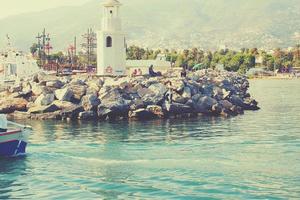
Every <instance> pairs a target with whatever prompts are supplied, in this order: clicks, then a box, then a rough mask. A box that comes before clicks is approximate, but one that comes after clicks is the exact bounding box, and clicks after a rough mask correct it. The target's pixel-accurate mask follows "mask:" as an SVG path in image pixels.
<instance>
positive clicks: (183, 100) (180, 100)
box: [172, 92, 189, 104]
mask: <svg viewBox="0 0 300 200" xmlns="http://www.w3.org/2000/svg"><path fill="white" fill-rule="evenodd" d="M172 100H173V101H174V102H176V103H181V104H185V103H186V102H187V101H188V100H189V98H188V97H186V95H185V97H183V95H180V94H178V93H177V92H173V99H172Z"/></svg>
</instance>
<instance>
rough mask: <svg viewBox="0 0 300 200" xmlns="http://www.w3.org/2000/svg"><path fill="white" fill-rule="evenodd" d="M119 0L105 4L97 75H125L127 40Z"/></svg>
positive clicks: (112, 0) (98, 36)
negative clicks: (123, 30)
mask: <svg viewBox="0 0 300 200" xmlns="http://www.w3.org/2000/svg"><path fill="white" fill-rule="evenodd" d="M121 5H122V4H121V3H120V2H119V1H118V0H106V1H105V2H104V3H103V19H102V30H101V31H98V32H97V43H98V44H97V63H98V66H97V75H113V76H119V75H125V71H126V40H125V33H124V32H122V23H121V18H120V16H119V14H120V6H121Z"/></svg>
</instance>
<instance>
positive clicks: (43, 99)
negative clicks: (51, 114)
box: [34, 94, 55, 106]
mask: <svg viewBox="0 0 300 200" xmlns="http://www.w3.org/2000/svg"><path fill="white" fill-rule="evenodd" d="M54 99H55V96H54V94H41V95H40V96H39V97H38V98H37V99H36V100H35V102H34V103H35V104H36V105H39V106H48V105H50V104H51V103H52V102H53V101H54Z"/></svg>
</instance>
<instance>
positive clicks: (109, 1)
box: [103, 0, 122, 7]
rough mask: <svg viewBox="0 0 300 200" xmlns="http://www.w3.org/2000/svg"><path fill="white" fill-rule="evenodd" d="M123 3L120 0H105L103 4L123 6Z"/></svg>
mask: <svg viewBox="0 0 300 200" xmlns="http://www.w3.org/2000/svg"><path fill="white" fill-rule="evenodd" d="M121 5H122V4H121V3H120V2H119V1H118V0H105V1H104V3H103V6H106V7H112V6H121Z"/></svg>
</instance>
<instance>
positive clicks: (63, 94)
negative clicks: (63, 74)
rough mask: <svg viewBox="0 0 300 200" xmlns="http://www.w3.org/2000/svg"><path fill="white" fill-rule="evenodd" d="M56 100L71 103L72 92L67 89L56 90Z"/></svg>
mask: <svg viewBox="0 0 300 200" xmlns="http://www.w3.org/2000/svg"><path fill="white" fill-rule="evenodd" d="M54 94H55V97H56V99H58V100H60V101H71V99H72V97H73V91H72V90H71V89H69V88H68V87H66V88H63V89H59V90H56V91H55V92H54Z"/></svg>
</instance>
